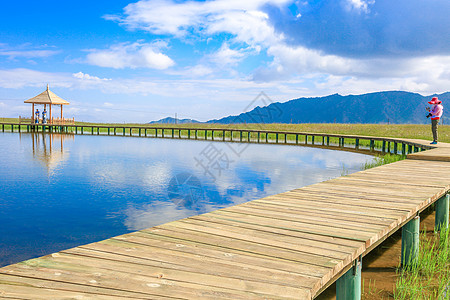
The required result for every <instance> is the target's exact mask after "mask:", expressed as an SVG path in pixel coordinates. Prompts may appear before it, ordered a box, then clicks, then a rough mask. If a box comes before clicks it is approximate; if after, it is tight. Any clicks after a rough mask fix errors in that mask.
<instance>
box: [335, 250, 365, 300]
mask: <svg viewBox="0 0 450 300" xmlns="http://www.w3.org/2000/svg"><path fill="white" fill-rule="evenodd" d="M361 268H362V259H361V257H360V258H359V259H358V260H355V261H354V262H353V266H352V268H351V269H350V270H348V271H347V272H346V273H345V274H344V275H342V276H341V277H340V278H339V279H338V280H337V281H336V300H360V299H361Z"/></svg>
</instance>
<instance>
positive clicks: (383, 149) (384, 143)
mask: <svg viewBox="0 0 450 300" xmlns="http://www.w3.org/2000/svg"><path fill="white" fill-rule="evenodd" d="M381 151H382V152H383V153H385V152H386V141H385V140H383V146H382V148H381Z"/></svg>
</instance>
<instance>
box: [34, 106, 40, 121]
mask: <svg viewBox="0 0 450 300" xmlns="http://www.w3.org/2000/svg"><path fill="white" fill-rule="evenodd" d="M39 115H40V114H39V109H37V108H36V112H35V113H34V123H36V124H39Z"/></svg>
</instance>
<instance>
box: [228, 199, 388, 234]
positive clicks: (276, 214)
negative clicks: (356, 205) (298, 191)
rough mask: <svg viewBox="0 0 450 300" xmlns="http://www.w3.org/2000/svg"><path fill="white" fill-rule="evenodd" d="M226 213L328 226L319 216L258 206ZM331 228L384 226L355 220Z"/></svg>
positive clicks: (374, 229)
mask: <svg viewBox="0 0 450 300" xmlns="http://www.w3.org/2000/svg"><path fill="white" fill-rule="evenodd" d="M226 211H227V212H234V213H240V214H243V215H253V216H259V217H265V218H269V219H271V220H273V221H274V222H278V220H284V221H292V222H301V223H311V224H328V223H329V219H328V218H326V217H323V216H322V215H321V214H316V215H303V214H302V213H301V212H296V213H294V212H292V211H289V210H286V211H283V212H282V211H279V210H278V211H276V210H275V211H273V210H270V209H269V210H267V209H266V208H263V207H259V206H258V205H242V206H237V207H233V209H227V210H226ZM332 224H333V227H335V228H343V229H358V230H361V231H365V232H378V231H379V230H381V229H382V228H384V227H385V226H386V225H379V224H372V223H362V222H358V221H357V220H353V221H346V220H334V221H333V222H332Z"/></svg>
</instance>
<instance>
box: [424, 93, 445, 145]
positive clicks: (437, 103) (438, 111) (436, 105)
mask: <svg viewBox="0 0 450 300" xmlns="http://www.w3.org/2000/svg"><path fill="white" fill-rule="evenodd" d="M428 103H429V104H432V105H433V106H432V107H431V109H430V108H429V107H427V111H429V112H430V113H429V114H428V116H427V118H428V117H431V131H432V132H433V141H432V142H431V144H433V145H435V144H437V141H438V133H437V129H438V124H439V120H440V119H441V117H442V113H443V112H444V107H443V106H442V104H441V103H442V101H441V100H439V99H438V97H433V98H432V99H431V101H429V102H428Z"/></svg>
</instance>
